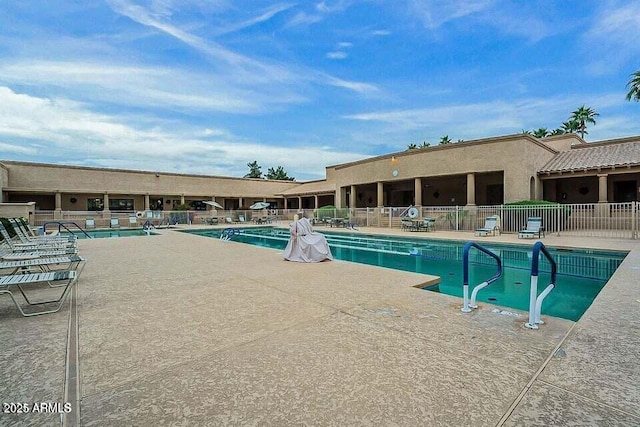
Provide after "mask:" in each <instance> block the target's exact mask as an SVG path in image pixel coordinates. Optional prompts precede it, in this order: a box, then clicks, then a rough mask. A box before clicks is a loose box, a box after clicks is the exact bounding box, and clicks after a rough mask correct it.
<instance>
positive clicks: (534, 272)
mask: <svg viewBox="0 0 640 427" xmlns="http://www.w3.org/2000/svg"><path fill="white" fill-rule="evenodd" d="M471 248H476V249H478V250H479V251H481V252H484V253H485V254H487V255H489V256H490V257H492V258H494V259H495V260H496V263H497V266H498V269H497V271H496V274H495V275H494V276H493V277H491V278H490V279H488V280H486V281H484V282H482V283H480V284H479V285H477V286H475V287H474V288H473V290H472V292H471V299H469V251H470V250H471ZM540 254H542V255H544V256H545V258H547V260H548V261H549V264H551V283H549V285H548V286H547V287H546V288H545V289H544V290H543V291H542V292H541V293H540V295H538V277H539V275H540ZM462 262H463V264H462V268H463V284H462V292H463V306H462V309H461V310H462V311H463V312H464V313H469V312H470V311H471V309H472V308H478V305H477V304H476V297H477V296H478V292H479V291H480V290H481V289H483V288H486V287H487V286H489V285H490V284H491V283H493V282H495V281H496V280H498V279H499V278H500V276H502V260H501V259H500V257H499V256H498V255H496V254H495V253H493V252H492V251H490V250H489V249H487V248H484V247H482V246H480V245H478V244H477V243H474V242H468V243H466V244H465V245H464V248H463V253H462ZM557 273H558V266H557V264H556V261H555V260H554V259H553V257H552V256H551V254H550V253H549V251H548V250H547V248H546V247H545V246H544V243H542V242H536V243H535V244H534V245H533V253H532V259H531V289H530V292H529V321H528V322H527V323H525V324H524V326H525V327H527V328H529V329H538V325H541V324H544V321H543V320H542V319H541V311H542V302H543V301H544V299H545V298H546V297H547V295H549V293H550V292H551V291H552V290H553V289H554V288H555V286H556V276H557Z"/></svg>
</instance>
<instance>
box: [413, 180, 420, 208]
mask: <svg viewBox="0 0 640 427" xmlns="http://www.w3.org/2000/svg"><path fill="white" fill-rule="evenodd" d="M413 195H414V205H415V206H417V207H422V178H416V179H415V181H414V183H413Z"/></svg>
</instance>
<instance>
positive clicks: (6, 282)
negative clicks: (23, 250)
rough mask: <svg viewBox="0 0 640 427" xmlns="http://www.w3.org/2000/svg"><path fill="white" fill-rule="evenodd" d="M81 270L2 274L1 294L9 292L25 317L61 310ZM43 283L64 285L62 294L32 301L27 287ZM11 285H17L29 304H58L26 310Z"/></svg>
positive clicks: (54, 285)
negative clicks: (48, 307)
mask: <svg viewBox="0 0 640 427" xmlns="http://www.w3.org/2000/svg"><path fill="white" fill-rule="evenodd" d="M83 266H84V265H83ZM80 272H81V269H80V270H71V271H50V272H46V273H31V274H13V275H6V276H0V294H8V295H9V297H11V300H12V301H13V303H14V304H15V306H16V307H17V308H18V310H20V313H21V314H22V315H23V316H25V317H30V316H37V315H40V314H48V313H55V312H57V311H60V309H61V308H62V306H63V305H64V302H65V300H66V298H67V295H69V291H70V290H71V288H72V286H73V285H74V284H75V283H76V282H77V280H78V277H79V276H80ZM43 283H47V284H49V286H50V287H64V289H63V291H62V294H61V295H60V296H59V297H58V298H57V299H49V300H39V301H31V300H30V299H29V297H28V296H27V293H26V292H25V290H26V288H27V287H28V286H30V285H34V284H43ZM54 283H55V284H54ZM11 287H17V288H18V290H19V291H20V293H21V294H22V296H23V297H24V299H25V301H26V302H27V304H28V305H30V306H37V305H42V304H49V303H57V305H56V306H55V307H54V308H52V309H49V310H47V309H46V308H43V309H41V310H38V311H30V312H25V311H24V309H23V307H22V305H21V304H20V303H19V302H18V300H16V297H15V295H14V293H13V292H12V291H11Z"/></svg>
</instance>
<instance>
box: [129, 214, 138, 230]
mask: <svg viewBox="0 0 640 427" xmlns="http://www.w3.org/2000/svg"><path fill="white" fill-rule="evenodd" d="M137 226H138V217H137V216H135V215H129V227H137Z"/></svg>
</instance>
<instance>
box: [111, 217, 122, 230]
mask: <svg viewBox="0 0 640 427" xmlns="http://www.w3.org/2000/svg"><path fill="white" fill-rule="evenodd" d="M109 226H110V227H111V228H120V219H119V218H111V221H110V223H109Z"/></svg>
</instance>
